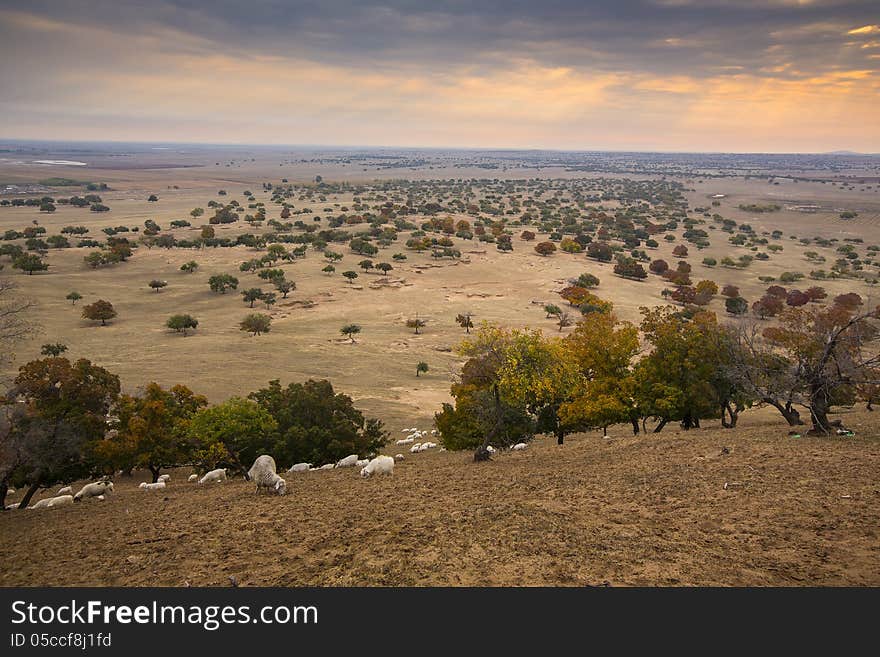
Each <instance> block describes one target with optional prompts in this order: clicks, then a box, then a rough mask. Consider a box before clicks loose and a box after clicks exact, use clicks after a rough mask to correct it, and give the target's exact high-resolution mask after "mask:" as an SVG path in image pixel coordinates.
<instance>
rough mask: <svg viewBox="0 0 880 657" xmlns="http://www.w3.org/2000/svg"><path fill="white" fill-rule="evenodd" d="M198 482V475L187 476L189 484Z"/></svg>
mask: <svg viewBox="0 0 880 657" xmlns="http://www.w3.org/2000/svg"><path fill="white" fill-rule="evenodd" d="M198 480H199V475H197V474H191V475H190V476H189V479H187V481H188V482H190V483H192V482H194V481H198Z"/></svg>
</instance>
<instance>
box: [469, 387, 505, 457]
mask: <svg viewBox="0 0 880 657" xmlns="http://www.w3.org/2000/svg"><path fill="white" fill-rule="evenodd" d="M492 394H493V395H494V397H495V426H493V427H492V430H491V431H489V433H487V434H486V437H485V438H483V443H482V444H481V445H480V446H479V447H478V448H477V451H476V452H474V462H475V463H479V462H480V461H491V460H492V458H491V455H490V454H489V450H488V449H487V447H489V443H490V442H491V441H492V439H493V438H494V437H495V436H497V435H498V432H499V431H501V423H502V419H501V392H500V391H499V390H498V385H497V384H495V385H493V386H492Z"/></svg>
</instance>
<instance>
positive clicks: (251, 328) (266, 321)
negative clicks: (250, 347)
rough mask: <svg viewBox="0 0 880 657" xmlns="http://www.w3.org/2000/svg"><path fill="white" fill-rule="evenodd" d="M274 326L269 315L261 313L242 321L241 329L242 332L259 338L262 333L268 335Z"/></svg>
mask: <svg viewBox="0 0 880 657" xmlns="http://www.w3.org/2000/svg"><path fill="white" fill-rule="evenodd" d="M271 324H272V318H271V317H270V316H269V315H263V314H261V313H253V314H250V315H248V316H247V317H245V318H244V319H243V320H241V324H239V328H240V330H242V331H247V332H248V333H253V334H254V336H258V335H260V334H262V333H268V332H269V329H270V327H271Z"/></svg>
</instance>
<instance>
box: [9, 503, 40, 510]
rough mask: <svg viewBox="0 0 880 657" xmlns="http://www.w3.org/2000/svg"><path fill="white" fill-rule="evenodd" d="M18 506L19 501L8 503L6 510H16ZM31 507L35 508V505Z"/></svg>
mask: <svg viewBox="0 0 880 657" xmlns="http://www.w3.org/2000/svg"><path fill="white" fill-rule="evenodd" d="M17 508H18V503H16V504H7V505H6V510H7V511H15V510H16V509H17ZM31 508H33V507H31Z"/></svg>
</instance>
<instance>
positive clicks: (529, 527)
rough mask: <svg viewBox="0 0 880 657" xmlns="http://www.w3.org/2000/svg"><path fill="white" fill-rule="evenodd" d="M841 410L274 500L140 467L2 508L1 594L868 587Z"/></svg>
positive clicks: (860, 431)
mask: <svg viewBox="0 0 880 657" xmlns="http://www.w3.org/2000/svg"><path fill="white" fill-rule="evenodd" d="M844 419H845V421H846V423H847V425H848V426H852V427H853V428H854V429H855V431H856V436H855V437H851V438H827V439H816V438H790V437H789V436H788V435H787V433H788V428H787V427H786V426H785V425H784V423H780V422H779V419H778V417H776V416H773V415H770V414H768V413H764V412H759V413H748V414H746V416H745V417H744V419H743V420H742V425H743V426H742V427H740V428H738V429H736V430H734V431H730V430H722V429H718V428H708V429H703V430H692V431H689V432H678V431H674V430H667V431H664V432H663V433H662V434H660V435H657V436H650V437H648V438H633V437H631V436H629V435H628V434H627V431H626V429H625V428H624V427H620V428H615V429H614V430H612V431H610V432H609V437H608V438H602V437H601V435H600V434H589V435H578V436H572V437H570V438H569V439H568V440H567V441H566V444H565V445H564V446H562V447H558V446H557V445H556V444H555V441H553V440H551V439H547V438H543V439H538V440H536V441H535V442H534V443H533V444H532V445H531V446H530V447H529V449H528V450H526V451H524V452H507V453H502V454H499V455H497V456H496V457H495V459H494V460H493V461H492V462H490V463H483V464H474V463H472V462H471V460H470V456H469V455H468V454H460V453H451V452H444V453H439V452H427V453H422V454H415V455H409V454H407V459H406V460H405V461H403V462H401V463H399V464H397V467H396V468H395V472H394V475H393V477H380V478H374V479H369V480H365V479H361V478H360V477H358V476H357V471H356V470H355V469H354V468H347V469H337V470H331V471H329V472H309V473H304V474H299V475H293V474H290V475H286V477H287V480H288V491H289V493H288V495H287V496H285V497H280V498H279V497H273V496H259V497H258V496H255V495H254V493H253V488H252V486H251V484H248V483H246V482H244V481H242V480H241V479H237V480H231V481H229V482H226V483H224V484H215V485H211V486H209V487H201V486H198V485H197V484H189V483H186V475H187V474H188V471H187V470H178V471H175V472H173V473H172V480H171V484H170V486H169V487H168V488H167V489H166V490H164V491H160V492H157V493H148V492H145V491H142V490H139V489H138V488H137V484H138V482H139V481H141V480H143V479H147V480H148V479H149V476H148V473H136V475H135V477H134V478H133V479H126V478H121V479H118V480H117V481H116V492H115V493H114V494H113V495H111V496H109V497H108V499H107V500H106V501H105V502H98V501H95V500H91V501H87V502H84V503H82V504H77V505H74V506H67V507H61V508H57V509H49V510H45V511H12V512H7V513H2V514H0V551H2V553H3V555H4V559H3V566H2V567H0V586H13V585H24V586H74V585H80V586H83V585H99V586H186V585H191V586H229V585H230V584H231V580H230V577H234V578H235V580H236V581H237V582H238V583H239V584H240V585H242V586H307V585H318V586H345V585H347V586H364V585H377V586H403V585H405V586H428V585H447V586H462V585H471V586H494V585H517V586H520V585H524V586H533V585H550V586H587V585H591V586H596V585H603V584H606V583H607V584H610V585H612V586H654V585H720V586H765V585H778V586H803V585H829V586H842V585H849V586H853V585H855V586H864V585H870V586H878V585H880V527H878V523H877V518H878V517H880V480H878V472H880V430H878V429H880V427H878V423H877V421H876V418H875V417H873V416H872V415H871V414H870V413H865V412H859V413H850V414H847V415H846V417H845V418H844ZM724 448H727V451H726V452H725V451H724ZM725 484H726V485H727V486H726V487H725Z"/></svg>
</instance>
